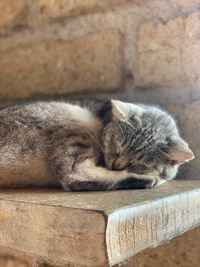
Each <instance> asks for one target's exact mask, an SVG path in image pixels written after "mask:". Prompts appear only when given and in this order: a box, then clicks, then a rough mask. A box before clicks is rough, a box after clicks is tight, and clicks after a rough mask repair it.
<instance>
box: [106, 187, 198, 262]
mask: <svg viewBox="0 0 200 267" xmlns="http://www.w3.org/2000/svg"><path fill="white" fill-rule="evenodd" d="M198 225H200V189H194V190H191V191H187V192H183V193H179V194H175V195H171V196H167V197H164V198H160V199H155V200H151V201H148V202H143V203H141V205H140V204H139V205H137V206H133V207H127V208H124V209H119V210H117V211H114V212H113V213H111V214H110V215H108V223H107V229H106V245H107V253H108V259H109V264H110V266H113V265H115V264H119V263H122V262H123V261H125V260H127V259H128V258H130V257H132V256H134V255H135V254H137V253H139V252H141V251H143V250H144V249H147V248H150V247H157V246H158V245H160V244H162V243H163V242H165V241H167V240H170V239H172V238H174V237H176V236H178V235H180V234H182V233H184V232H186V231H188V230H190V229H192V228H194V227H197V226H198Z"/></svg>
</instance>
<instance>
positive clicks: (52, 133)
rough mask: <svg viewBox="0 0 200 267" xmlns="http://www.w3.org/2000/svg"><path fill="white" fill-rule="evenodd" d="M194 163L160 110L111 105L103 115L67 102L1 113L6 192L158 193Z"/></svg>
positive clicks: (0, 178)
mask: <svg viewBox="0 0 200 267" xmlns="http://www.w3.org/2000/svg"><path fill="white" fill-rule="evenodd" d="M193 157H194V156H193V153H192V151H191V150H190V149H189V148H188V145H187V143H186V142H185V141H184V140H183V139H182V138H181V137H180V136H179V132H178V129H177V126H176V123H175V121H174V119H173V118H172V117H171V116H170V115H169V114H168V113H167V112H165V111H163V110H161V109H159V108H157V107H152V106H147V105H139V104H131V103H125V102H121V101H117V100H112V101H109V102H105V103H101V105H100V107H99V109H97V110H96V111H94V110H91V109H90V108H89V107H85V106H82V107H81V105H77V104H76V105H74V104H70V103H64V102H34V103H29V104H19V105H13V106H9V107H6V108H3V109H1V110H0V170H1V174H0V187H26V186H60V185H62V187H63V188H64V189H65V190H66V191H90V190H113V189H139V188H152V187H154V186H158V185H160V184H162V183H164V182H165V181H167V180H171V179H173V178H174V177H175V175H176V173H177V170H178V167H179V166H180V165H181V164H182V163H184V162H186V161H189V160H191V159H193Z"/></svg>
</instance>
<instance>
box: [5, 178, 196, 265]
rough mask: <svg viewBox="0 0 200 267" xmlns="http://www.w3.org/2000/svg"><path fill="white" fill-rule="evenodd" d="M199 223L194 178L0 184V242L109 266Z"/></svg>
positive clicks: (73, 261) (67, 259) (65, 259)
mask: <svg viewBox="0 0 200 267" xmlns="http://www.w3.org/2000/svg"><path fill="white" fill-rule="evenodd" d="M198 225H200V181H192V180H191V181H189V180H188V181H186V180H184V181H181V180H179V181H171V182H169V183H167V184H165V185H163V186H161V187H160V188H155V189H151V190H128V191H113V192H87V193H68V192H64V191H61V190H51V189H47V190H43V189H42V190H36V189H34V190H33V189H29V190H0V246H1V247H9V248H11V249H15V250H18V251H21V252H24V253H31V254H34V255H38V256H43V257H47V258H49V259H50V260H51V259H52V260H54V259H56V258H59V259H60V261H62V262H63V263H66V264H67V263H69V264H76V265H81V266H83V265H84V266H113V265H115V264H118V263H120V262H123V261H125V260H127V259H128V258H130V257H132V256H133V255H135V254H137V253H138V252H140V251H142V250H144V249H146V248H149V247H156V246H158V245H159V244H161V243H163V242H164V241H167V240H170V239H171V238H173V237H176V236H178V235H180V234H182V233H184V232H186V231H187V230H189V229H192V228H194V227H196V226H198Z"/></svg>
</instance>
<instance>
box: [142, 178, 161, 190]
mask: <svg viewBox="0 0 200 267" xmlns="http://www.w3.org/2000/svg"><path fill="white" fill-rule="evenodd" d="M165 182H166V180H163V179H160V178H159V177H155V176H152V177H151V179H149V181H148V182H147V183H146V184H145V188H146V189H151V188H154V187H158V186H160V185H161V184H163V183H165Z"/></svg>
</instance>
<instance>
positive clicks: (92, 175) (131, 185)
mask: <svg viewBox="0 0 200 267" xmlns="http://www.w3.org/2000/svg"><path fill="white" fill-rule="evenodd" d="M52 167H53V168H55V170H56V172H55V175H56V176H57V178H58V179H59V181H60V183H61V184H62V186H63V188H64V189H65V190H66V191H100V190H115V189H144V188H152V187H155V186H157V185H159V184H161V183H163V182H164V180H163V181H161V180H160V179H159V177H158V176H156V175H155V176H154V175H140V174H135V173H130V172H128V171H127V170H123V171H111V170H108V169H106V168H103V167H99V166H96V164H95V161H94V160H93V159H91V158H89V159H85V160H83V161H81V162H80V161H77V162H75V161H74V158H73V157H68V156H67V157H66V158H63V157H62V158H59V159H58V158H57V159H56V161H54V164H53V166H52Z"/></svg>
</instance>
